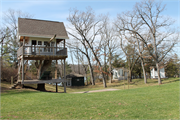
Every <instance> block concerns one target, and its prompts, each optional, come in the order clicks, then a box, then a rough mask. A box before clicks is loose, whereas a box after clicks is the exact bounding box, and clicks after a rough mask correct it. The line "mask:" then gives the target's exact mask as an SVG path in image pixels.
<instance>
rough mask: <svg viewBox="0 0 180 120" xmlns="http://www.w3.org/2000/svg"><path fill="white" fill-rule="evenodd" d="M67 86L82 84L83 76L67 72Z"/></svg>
mask: <svg viewBox="0 0 180 120" xmlns="http://www.w3.org/2000/svg"><path fill="white" fill-rule="evenodd" d="M66 78H67V86H84V85H85V84H84V76H83V75H80V74H69V75H67V76H66Z"/></svg>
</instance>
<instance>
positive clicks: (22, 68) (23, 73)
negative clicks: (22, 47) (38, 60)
mask: <svg viewBox="0 0 180 120" xmlns="http://www.w3.org/2000/svg"><path fill="white" fill-rule="evenodd" d="M21 82H22V84H23V82H24V58H22V81H21Z"/></svg>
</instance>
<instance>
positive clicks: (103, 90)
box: [72, 88, 120, 93]
mask: <svg viewBox="0 0 180 120" xmlns="http://www.w3.org/2000/svg"><path fill="white" fill-rule="evenodd" d="M116 90H120V89H112V88H110V89H102V90H92V91H83V92H72V93H93V92H106V91H116Z"/></svg>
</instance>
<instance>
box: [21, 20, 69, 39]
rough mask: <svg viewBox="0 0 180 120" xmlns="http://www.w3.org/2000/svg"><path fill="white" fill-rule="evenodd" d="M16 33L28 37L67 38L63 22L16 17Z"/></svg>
mask: <svg viewBox="0 0 180 120" xmlns="http://www.w3.org/2000/svg"><path fill="white" fill-rule="evenodd" d="M18 34H19V35H20V36H29V37H45V38H51V37H53V36H54V35H55V34H56V38H58V39H68V35H67V32H66V29H65V27H64V23H63V22H55V21H46V20H37V19H27V18H18Z"/></svg>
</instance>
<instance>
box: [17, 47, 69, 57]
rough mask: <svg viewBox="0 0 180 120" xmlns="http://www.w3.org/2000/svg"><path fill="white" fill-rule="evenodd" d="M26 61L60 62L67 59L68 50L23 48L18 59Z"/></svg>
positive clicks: (18, 53) (18, 54)
mask: <svg viewBox="0 0 180 120" xmlns="http://www.w3.org/2000/svg"><path fill="white" fill-rule="evenodd" d="M22 56H23V59H24V60H45V59H46V60H58V59H65V58H67V48H63V47H46V46H21V47H20V48H19V49H18V51H17V58H18V59H21V58H22Z"/></svg>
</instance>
